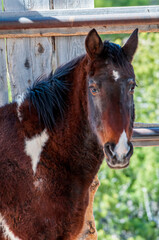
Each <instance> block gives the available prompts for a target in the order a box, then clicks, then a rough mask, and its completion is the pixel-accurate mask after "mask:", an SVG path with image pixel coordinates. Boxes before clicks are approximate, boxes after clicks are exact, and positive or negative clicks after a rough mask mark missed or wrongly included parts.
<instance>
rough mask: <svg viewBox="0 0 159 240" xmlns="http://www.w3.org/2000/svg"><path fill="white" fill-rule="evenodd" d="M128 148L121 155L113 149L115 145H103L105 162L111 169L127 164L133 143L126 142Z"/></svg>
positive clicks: (126, 165)
mask: <svg viewBox="0 0 159 240" xmlns="http://www.w3.org/2000/svg"><path fill="white" fill-rule="evenodd" d="M128 146H129V150H128V152H127V153H124V154H123V155H122V156H120V158H119V156H118V154H117V153H116V152H115V151H114V150H115V145H114V144H113V143H106V144H105V145H104V149H103V150H104V153H105V156H106V161H107V164H108V166H109V167H110V168H113V169H122V168H126V167H128V166H129V161H130V157H131V156H132V154H133V145H132V143H131V142H128Z"/></svg>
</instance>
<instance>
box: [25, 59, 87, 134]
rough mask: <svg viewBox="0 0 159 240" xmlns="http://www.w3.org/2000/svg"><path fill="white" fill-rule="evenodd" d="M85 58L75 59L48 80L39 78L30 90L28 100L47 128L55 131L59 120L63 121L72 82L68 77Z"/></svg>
mask: <svg viewBox="0 0 159 240" xmlns="http://www.w3.org/2000/svg"><path fill="white" fill-rule="evenodd" d="M82 58H83V56H80V57H78V58H75V59H73V60H72V61H70V62H68V63H66V64H65V65H63V66H60V67H59V68H57V69H56V70H55V72H54V74H53V73H51V74H50V75H49V77H48V78H38V79H37V80H36V81H35V82H34V84H33V86H32V87H30V88H29V89H28V92H27V94H26V98H27V99H29V102H30V109H31V105H33V106H34V108H35V109H36V110H37V113H38V117H39V121H40V123H41V122H42V123H43V124H44V125H45V127H46V128H48V129H49V130H53V128H54V127H55V125H56V124H57V120H59V121H60V119H63V116H64V112H65V110H66V108H67V106H68V101H67V99H68V93H69V91H70V89H71V82H70V81H68V80H67V76H68V75H69V74H70V73H71V71H72V70H73V69H74V68H75V67H76V66H77V64H78V63H79V62H80V60H81V59H82Z"/></svg>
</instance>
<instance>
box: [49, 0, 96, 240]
mask: <svg viewBox="0 0 159 240" xmlns="http://www.w3.org/2000/svg"><path fill="white" fill-rule="evenodd" d="M53 6H54V9H72V8H93V7H94V0H88V1H85V0H77V1H74V0H65V1H63V0H53ZM84 41H85V37H84V36H75V37H55V49H56V52H55V56H56V57H55V59H56V66H59V65H61V64H63V63H65V62H68V61H69V60H71V59H73V58H74V57H77V56H79V55H81V54H83V53H84V52H85V47H84V46H85V44H84ZM98 186H99V181H98V178H97V176H96V178H95V179H94V181H93V183H92V185H91V187H90V190H89V206H88V208H87V211H86V215H85V222H84V226H83V228H82V231H81V233H80V234H79V236H78V237H77V239H76V240H97V232H96V228H95V222H94V217H93V200H94V195H95V192H96V190H97V188H98ZM74 240H75V239H74Z"/></svg>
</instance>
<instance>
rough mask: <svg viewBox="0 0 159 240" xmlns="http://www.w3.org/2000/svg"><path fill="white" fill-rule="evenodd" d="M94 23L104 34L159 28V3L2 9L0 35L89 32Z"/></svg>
mask: <svg viewBox="0 0 159 240" xmlns="http://www.w3.org/2000/svg"><path fill="white" fill-rule="evenodd" d="M93 27H95V28H96V29H97V31H98V32H99V33H101V34H104V33H121V32H122V33H123V32H124V33H126V32H131V31H132V30H133V29H135V28H136V27H138V28H139V30H140V31H145V32H159V6H142V7H116V8H96V9H60V10H59V9H55V10H48V11H23V12H1V13H0V38H4V37H5V38H6V37H7V38H12V37H35V36H75V35H86V34H87V33H88V31H89V30H90V29H91V28H93Z"/></svg>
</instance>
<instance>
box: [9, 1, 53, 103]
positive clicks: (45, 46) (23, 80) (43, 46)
mask: <svg viewBox="0 0 159 240" xmlns="http://www.w3.org/2000/svg"><path fill="white" fill-rule="evenodd" d="M12 3H13V4H12ZM15 6H16V7H15ZM35 8H38V9H40V10H42V9H43V8H44V9H45V10H46V9H47V10H48V9H49V1H48V0H40V4H39V1H38V0H34V1H33V0H32V1H31V0H25V1H24V0H14V2H11V1H10V0H5V11H16V12H18V11H21V10H24V11H28V10H36V9H35ZM53 55H54V44H52V38H33V39H31V38H25V39H23V38H21V39H15V38H13V39H7V59H8V71H9V75H10V82H11V90H12V99H13V100H15V99H16V97H17V95H19V94H21V93H23V92H25V91H26V89H27V88H28V87H29V86H30V85H31V84H32V83H33V82H34V81H35V79H37V78H38V77H39V76H41V75H44V74H46V75H48V74H49V73H50V72H51V70H52V62H53Z"/></svg>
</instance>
